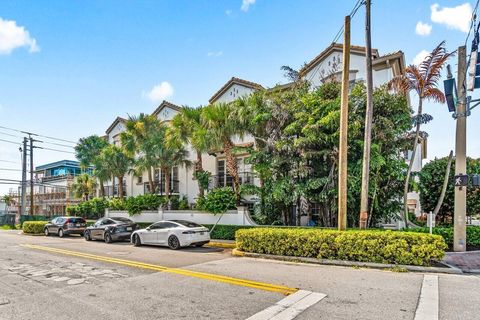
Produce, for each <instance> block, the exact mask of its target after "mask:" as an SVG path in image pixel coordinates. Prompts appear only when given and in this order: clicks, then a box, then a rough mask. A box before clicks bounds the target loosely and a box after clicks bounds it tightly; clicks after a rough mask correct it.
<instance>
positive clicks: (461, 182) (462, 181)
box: [455, 174, 468, 187]
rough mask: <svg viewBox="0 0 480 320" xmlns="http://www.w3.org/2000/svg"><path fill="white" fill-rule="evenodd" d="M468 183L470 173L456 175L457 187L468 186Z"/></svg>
mask: <svg viewBox="0 0 480 320" xmlns="http://www.w3.org/2000/svg"><path fill="white" fill-rule="evenodd" d="M467 185H468V175H466V174H459V175H458V176H455V187H466V186H467Z"/></svg>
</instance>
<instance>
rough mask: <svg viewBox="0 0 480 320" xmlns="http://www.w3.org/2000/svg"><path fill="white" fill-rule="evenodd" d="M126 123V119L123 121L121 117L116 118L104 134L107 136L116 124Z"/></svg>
mask: <svg viewBox="0 0 480 320" xmlns="http://www.w3.org/2000/svg"><path fill="white" fill-rule="evenodd" d="M125 122H127V119H124V118H122V117H117V118H116V119H115V120H114V121H113V123H112V124H111V125H110V127H108V129H107V131H105V133H106V134H109V133H110V132H111V131H112V130H113V128H115V126H116V125H117V124H118V123H125Z"/></svg>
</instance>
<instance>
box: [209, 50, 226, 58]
mask: <svg viewBox="0 0 480 320" xmlns="http://www.w3.org/2000/svg"><path fill="white" fill-rule="evenodd" d="M220 56H223V51H211V52H209V53H207V57H220Z"/></svg>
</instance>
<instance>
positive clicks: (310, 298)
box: [247, 290, 327, 320]
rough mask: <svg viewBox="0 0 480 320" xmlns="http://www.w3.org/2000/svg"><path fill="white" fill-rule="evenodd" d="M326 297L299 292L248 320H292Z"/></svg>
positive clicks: (320, 294) (314, 293) (303, 291)
mask: <svg viewBox="0 0 480 320" xmlns="http://www.w3.org/2000/svg"><path fill="white" fill-rule="evenodd" d="M326 296H327V295H326V294H323V293H318V292H311V291H306V290H299V291H297V292H295V293H294V294H292V295H290V296H288V297H286V298H284V299H282V300H280V301H279V302H277V303H276V304H274V305H273V306H271V307H268V308H267V309H264V310H262V311H260V312H258V313H256V314H254V315H253V316H251V317H250V318H248V319H247V320H292V319H295V317H296V316H298V315H299V314H300V313H302V312H303V311H305V310H306V309H308V308H309V307H311V306H313V305H314V304H316V303H317V302H319V301H320V300H322V299H323V298H325V297H326Z"/></svg>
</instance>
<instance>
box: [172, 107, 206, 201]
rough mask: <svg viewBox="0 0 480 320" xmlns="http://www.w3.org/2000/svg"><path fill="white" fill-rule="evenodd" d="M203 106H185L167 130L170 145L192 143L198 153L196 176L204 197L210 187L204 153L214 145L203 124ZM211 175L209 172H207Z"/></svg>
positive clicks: (200, 193) (177, 145) (200, 192)
mask: <svg viewBox="0 0 480 320" xmlns="http://www.w3.org/2000/svg"><path fill="white" fill-rule="evenodd" d="M202 112H203V107H199V108H190V107H188V106H184V107H183V108H182V109H181V110H180V112H179V113H177V114H176V115H175V116H174V117H173V119H172V121H171V123H170V127H169V129H168V131H167V143H168V144H169V145H170V147H172V146H173V147H177V148H178V147H180V146H182V145H183V146H186V145H190V146H191V147H192V148H193V149H194V150H195V153H196V157H197V158H196V161H195V171H194V178H195V179H197V181H198V188H199V196H200V197H203V196H204V194H205V189H206V188H207V187H208V182H207V183H206V184H205V183H204V180H201V178H202V177H204V176H205V175H204V173H206V171H204V169H203V163H202V153H205V152H208V151H210V149H211V147H212V138H211V136H210V135H209V131H208V130H207V128H206V127H204V126H203V124H202ZM206 175H208V176H209V173H206Z"/></svg>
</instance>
